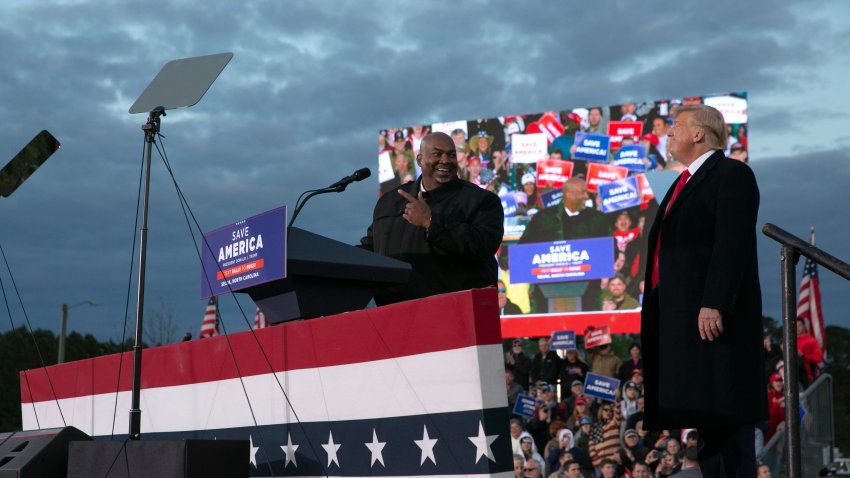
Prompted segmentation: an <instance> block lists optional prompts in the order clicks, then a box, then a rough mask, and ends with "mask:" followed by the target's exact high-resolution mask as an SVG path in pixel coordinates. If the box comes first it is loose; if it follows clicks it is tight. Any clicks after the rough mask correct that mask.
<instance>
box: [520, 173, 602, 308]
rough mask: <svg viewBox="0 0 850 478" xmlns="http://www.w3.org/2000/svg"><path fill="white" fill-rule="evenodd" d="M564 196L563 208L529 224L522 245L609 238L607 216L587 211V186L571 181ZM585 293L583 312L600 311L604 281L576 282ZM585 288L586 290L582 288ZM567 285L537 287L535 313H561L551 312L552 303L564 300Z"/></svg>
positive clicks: (550, 209)
mask: <svg viewBox="0 0 850 478" xmlns="http://www.w3.org/2000/svg"><path fill="white" fill-rule="evenodd" d="M561 189H562V191H563V194H564V197H563V199H562V200H561V203H560V204H556V205H554V206H551V207H548V208H546V209H543V210H542V211H540V212H538V213H537V214H535V215H534V216H532V217H531V220H530V221H529V222H528V225H527V226H526V228H525V231H524V232H523V233H522V237H520V239H519V241H518V243H519V244H528V243H532V242H548V241H563V240H568V241H569V240H574V239H588V238H591V237H605V236H610V235H611V227H610V225H609V221H608V220H607V219H606V218H605V215H604V214H602V213H601V212H599V211H597V210H596V209H594V208H592V207H587V204H586V203H587V200H588V199H590V196H589V195H588V193H587V184H585V182H584V181H583V180H581V179H579V178H570V179H568V180H567V181H566V182H565V183H564V186H563V187H562V188H561ZM572 284H573V285H574V286H576V287H578V288H579V290H581V291H582V292H579V293H580V294H582V298H581V307H582V310H595V309H597V306H596V303H597V299H598V297H599V292H600V290H601V288H600V281H599V280H592V281H582V282H572ZM582 286H583V287H582ZM562 287H563V283H550V284H536V285H534V286H533V287H532V288H531V291H530V295H531V312H532V313H545V312H560V311H563V310H549V304H548V299H550V298H558V297H563V296H564V295H563V290H562Z"/></svg>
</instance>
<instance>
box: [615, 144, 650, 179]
mask: <svg viewBox="0 0 850 478" xmlns="http://www.w3.org/2000/svg"><path fill="white" fill-rule="evenodd" d="M644 159H646V147H645V146H644V145H642V144H627V145H625V146H623V147H622V148H620V150H619V151H617V154H616V155H614V164H616V165H617V166H622V167H624V168H627V169H628V170H629V171H632V172H635V173H645V172H646V163H644V162H643V161H644Z"/></svg>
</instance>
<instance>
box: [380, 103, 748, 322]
mask: <svg viewBox="0 0 850 478" xmlns="http://www.w3.org/2000/svg"><path fill="white" fill-rule="evenodd" d="M699 103H703V104H707V105H710V106H713V107H715V108H717V109H718V110H720V111H721V112H722V113H723V116H724V119H725V120H726V123H727V130H728V133H729V139H728V143H727V148H726V155H727V156H729V157H730V158H733V159H738V160H740V161H744V162H747V161H748V150H749V147H748V142H747V95H746V93H743V92H738V93H725V94H718V95H708V96H693V97H687V98H681V99H666V100H658V101H647V102H643V103H625V104H619V105H613V106H605V107H599V106H593V107H582V108H573V109H567V110H560V111H548V112H545V113H534V114H518V115H513V116H501V117H498V118H485V119H475V120H468V121H450V122H444V123H435V124H430V125H415V126H409V127H403V128H390V129H385V130H381V131H380V133H379V136H378V163H379V169H378V171H379V174H378V176H379V177H378V179H379V181H380V188H381V191H380V192H381V194H385V193H388V192H390V191H393V190H394V189H396V188H397V187H398V186H399V185H400V184H403V183H406V182H408V181H413V180H415V179H416V178H417V177H418V175H419V168H418V165H417V164H416V161H415V157H416V154H417V153H418V150H419V146H420V144H421V141H422V138H424V137H425V136H426V135H427V134H429V133H431V132H438V131H439V132H444V133H446V134H449V135H450V136H451V137H452V139H453V140H454V143H455V145H456V147H457V160H458V165H459V172H458V175H459V176H460V178H461V179H463V180H465V181H469V182H471V183H473V184H476V185H478V186H480V187H482V188H485V189H487V190H489V191H492V192H493V193H494V194H497V195H498V196H499V197H500V198H501V200H502V207H503V209H504V212H505V235H504V237H503V240H502V246H501V248H500V250H499V253H498V258H497V259H498V261H499V266H500V271H499V284H498V287H499V292H500V302H501V304H500V305H501V308H502V314H503V315H525V314H542V313H574V312H589V311H600V310H638V309H639V308H640V302H641V296H642V291H643V276H644V268H645V257H644V256H645V252H644V251H645V250H646V237H645V235H646V234H648V233H649V228H650V225H651V224H649V223H648V221H652V218H654V217H655V212H656V210H657V208H658V202H660V201H661V199H662V198H663V195H664V194H665V193H666V190H662V191H653V190H652V188H651V186H650V183H651V182H654V181H653V180H652V175H654V174H657V173H658V172H659V171H672V172H671V173H662V175H659V176H658V177H659V178H660V177H662V176H663V175H664V174H667V175H668V176H669V177H673V176H674V173H678V172H681V171H682V170H683V169H684V167H683V165H682V164H680V163H678V162H677V161H676V159H675V158H674V157H672V156H671V155H670V153H669V152H668V151H667V147H666V146H667V132H668V130H669V128H670V125H671V124H672V121H673V114H674V112H675V110H676V108H677V107H679V106H680V105H687V104H699ZM671 183H672V179H671V180H668V182H667V183H666V184H671ZM662 184H663V182H662ZM656 195H657V196H656Z"/></svg>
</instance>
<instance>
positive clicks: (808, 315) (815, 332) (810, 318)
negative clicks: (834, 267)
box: [797, 228, 826, 350]
mask: <svg viewBox="0 0 850 478" xmlns="http://www.w3.org/2000/svg"><path fill="white" fill-rule="evenodd" d="M809 242H810V243H811V244H812V245H814V243H815V230H814V228H812V233H811V238H810V240H809ZM797 318H798V319H802V320H803V322H804V323H805V324H806V330H808V331H809V334H811V336H812V337H814V338H815V340H817V341H818V345H820V348H821V350H825V345H826V344H825V343H824V337H825V334H824V328H823V313H822V312H821V304H820V282H819V281H818V265H817V264H816V263H815V262H814V261H812V260H811V259H809V258H806V265H805V266H804V267H803V279H802V280H801V281H800V295H799V298H798V299H797Z"/></svg>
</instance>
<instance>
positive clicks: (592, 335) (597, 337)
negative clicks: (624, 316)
mask: <svg viewBox="0 0 850 478" xmlns="http://www.w3.org/2000/svg"><path fill="white" fill-rule="evenodd" d="M610 343H611V327H610V326H609V325H608V324H605V325H603V326H601V327H598V328H595V329H593V330H588V331H587V333H585V334H584V348H585V349H592V348H594V347H599V346H600V345H608V344H610Z"/></svg>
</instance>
